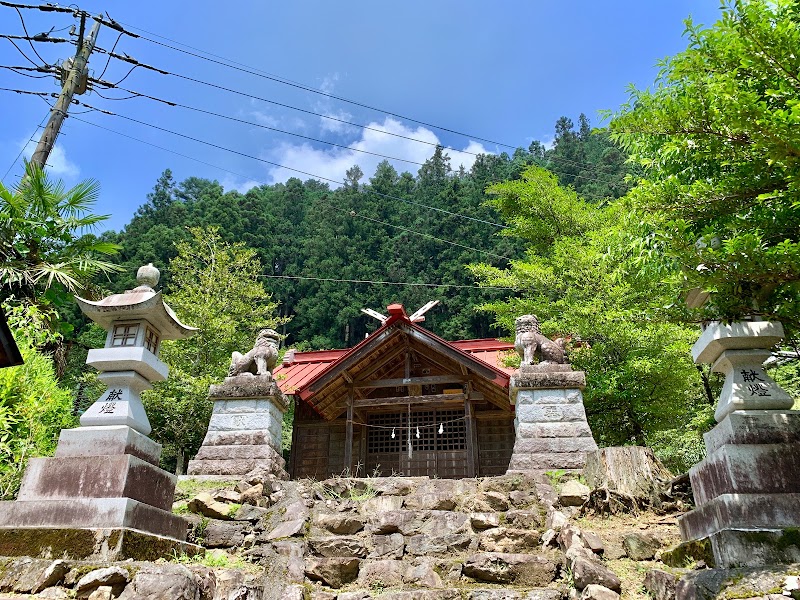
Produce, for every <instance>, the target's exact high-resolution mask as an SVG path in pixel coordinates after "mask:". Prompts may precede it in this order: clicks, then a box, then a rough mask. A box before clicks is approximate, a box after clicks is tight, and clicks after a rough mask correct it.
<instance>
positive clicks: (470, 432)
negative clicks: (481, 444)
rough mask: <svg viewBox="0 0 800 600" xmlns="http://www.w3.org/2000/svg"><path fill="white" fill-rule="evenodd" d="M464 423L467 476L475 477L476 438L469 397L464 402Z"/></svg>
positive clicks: (476, 468)
mask: <svg viewBox="0 0 800 600" xmlns="http://www.w3.org/2000/svg"><path fill="white" fill-rule="evenodd" d="M464 423H465V424H466V426H467V427H466V438H467V439H466V442H467V477H475V476H476V475H477V474H478V438H477V436H476V431H475V418H474V416H473V411H472V402H471V401H470V399H469V398H467V401H466V402H464Z"/></svg>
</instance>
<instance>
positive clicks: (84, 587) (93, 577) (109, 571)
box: [75, 567, 129, 596]
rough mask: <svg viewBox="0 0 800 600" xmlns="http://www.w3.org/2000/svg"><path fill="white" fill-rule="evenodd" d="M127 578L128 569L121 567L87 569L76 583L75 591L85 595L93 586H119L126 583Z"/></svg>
mask: <svg viewBox="0 0 800 600" xmlns="http://www.w3.org/2000/svg"><path fill="white" fill-rule="evenodd" d="M128 578H129V575H128V571H126V570H125V569H123V568H122V567H106V568H105V569H95V570H94V571H89V572H88V573H87V574H86V575H84V576H83V577H81V578H80V579H79V580H78V583H77V584H76V585H75V593H76V594H78V595H79V596H80V595H87V594H88V593H89V592H91V591H92V590H93V589H94V588H96V587H100V586H101V585H108V586H114V587H120V588H121V587H122V586H124V585H125V584H126V583H128Z"/></svg>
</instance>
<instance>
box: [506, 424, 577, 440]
mask: <svg viewBox="0 0 800 600" xmlns="http://www.w3.org/2000/svg"><path fill="white" fill-rule="evenodd" d="M572 437H575V438H585V437H588V438H591V437H592V430H591V429H590V428H589V423H587V422H586V421H583V422H581V421H571V422H569V423H519V424H518V425H517V439H520V438H572Z"/></svg>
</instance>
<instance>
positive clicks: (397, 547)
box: [367, 533, 405, 558]
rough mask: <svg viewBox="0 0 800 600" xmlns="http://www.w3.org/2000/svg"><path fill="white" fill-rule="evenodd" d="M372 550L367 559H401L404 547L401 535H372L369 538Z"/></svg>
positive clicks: (403, 539)
mask: <svg viewBox="0 0 800 600" xmlns="http://www.w3.org/2000/svg"><path fill="white" fill-rule="evenodd" d="M370 542H371V545H372V550H371V552H370V553H369V555H368V557H367V558H401V557H402V556H403V548H404V547H405V538H404V537H403V534H402V533H391V534H389V535H373V536H371V538H370Z"/></svg>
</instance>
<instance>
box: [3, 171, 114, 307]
mask: <svg viewBox="0 0 800 600" xmlns="http://www.w3.org/2000/svg"><path fill="white" fill-rule="evenodd" d="M98 193H99V186H98V184H97V182H95V181H92V180H88V181H84V182H82V183H79V184H78V185H76V186H75V187H73V188H72V189H69V190H66V189H64V186H63V184H62V183H61V182H53V181H51V180H50V179H49V178H48V177H47V175H46V174H45V173H44V171H42V170H41V169H40V168H39V167H38V166H36V165H33V164H31V163H28V164H27V165H26V167H25V177H24V178H23V179H22V180H21V181H20V183H19V184H18V185H17V187H16V188H15V189H13V190H11V189H7V188H6V187H4V186H3V185H2V184H0V286H2V292H3V294H4V295H5V296H9V295H14V296H16V297H17V298H23V299H35V300H36V301H37V302H40V303H42V302H44V303H49V304H51V305H55V306H56V307H57V308H58V307H59V306H61V305H63V304H64V303H65V301H66V300H67V299H68V298H69V296H70V294H72V293H73V292H76V291H78V290H81V289H83V288H84V287H85V286H86V285H87V284H88V283H90V282H91V280H92V278H93V277H94V276H96V275H97V274H99V273H111V272H114V271H117V270H119V267H118V266H116V265H114V264H112V263H111V262H109V261H108V260H105V257H107V256H110V255H113V254H114V253H115V252H116V251H117V250H118V248H119V247H118V246H117V245H115V244H113V243H111V242H109V241H105V240H100V239H98V238H97V237H95V236H94V235H92V234H89V233H86V232H87V230H89V229H91V228H93V227H94V226H96V225H97V224H98V223H100V222H102V221H103V220H105V219H106V218H107V217H106V216H103V215H94V214H91V212H89V211H90V210H91V208H92V205H93V204H94V201H95V200H96V199H97V195H98Z"/></svg>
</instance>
